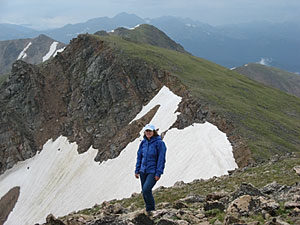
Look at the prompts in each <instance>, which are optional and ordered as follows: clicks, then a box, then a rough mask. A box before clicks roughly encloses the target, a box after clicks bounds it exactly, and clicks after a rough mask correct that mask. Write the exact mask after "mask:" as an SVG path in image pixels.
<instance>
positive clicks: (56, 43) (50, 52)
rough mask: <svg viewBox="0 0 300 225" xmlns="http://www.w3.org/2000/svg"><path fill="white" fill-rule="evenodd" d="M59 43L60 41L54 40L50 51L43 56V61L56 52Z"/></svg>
mask: <svg viewBox="0 0 300 225" xmlns="http://www.w3.org/2000/svg"><path fill="white" fill-rule="evenodd" d="M57 45H58V42H56V41H54V42H53V43H52V44H51V45H50V49H49V52H48V53H47V54H46V55H45V56H43V62H45V61H46V60H48V59H49V58H50V57H51V56H52V55H53V53H54V52H55V50H56V47H57Z"/></svg>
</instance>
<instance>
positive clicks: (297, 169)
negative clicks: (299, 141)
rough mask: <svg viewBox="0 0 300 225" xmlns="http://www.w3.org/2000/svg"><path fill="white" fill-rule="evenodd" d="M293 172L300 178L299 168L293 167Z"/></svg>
mask: <svg viewBox="0 0 300 225" xmlns="http://www.w3.org/2000/svg"><path fill="white" fill-rule="evenodd" d="M293 170H295V172H296V173H297V174H298V175H299V176H300V166H295V167H294V168H293Z"/></svg>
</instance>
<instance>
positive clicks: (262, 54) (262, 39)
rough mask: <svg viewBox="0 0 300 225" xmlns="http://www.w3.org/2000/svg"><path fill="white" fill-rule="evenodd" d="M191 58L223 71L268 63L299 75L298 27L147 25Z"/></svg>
mask: <svg viewBox="0 0 300 225" xmlns="http://www.w3.org/2000/svg"><path fill="white" fill-rule="evenodd" d="M148 22H149V23H151V24H152V25H154V26H156V27H157V28H159V29H161V30H163V31H164V32H165V33H166V34H167V35H168V36H170V37H171V38H172V39H173V40H175V41H176V42H178V43H180V44H181V45H182V46H183V47H184V48H185V49H186V50H187V51H189V52H191V53H192V54H193V55H195V56H198V57H202V58H205V59H208V60H211V61H213V62H215V63H217V64H220V65H223V66H225V67H228V68H231V67H238V66H240V65H244V64H246V63H248V62H259V61H260V60H261V59H266V60H268V61H269V64H270V66H274V67H278V68H281V69H284V70H287V71H291V72H299V71H300V67H299V63H298V62H299V60H300V54H299V52H300V49H299V48H300V42H299V40H298V39H297V38H296V37H298V36H299V34H300V27H299V25H298V24H296V23H293V22H285V23H269V22H264V21H262V22H252V23H246V24H236V25H235V24H234V25H230V24H228V25H223V26H210V25H208V24H203V23H199V22H198V21H193V20H188V19H182V18H176V17H160V18H155V19H149V21H148Z"/></svg>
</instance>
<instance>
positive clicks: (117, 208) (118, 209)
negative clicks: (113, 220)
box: [102, 202, 126, 214]
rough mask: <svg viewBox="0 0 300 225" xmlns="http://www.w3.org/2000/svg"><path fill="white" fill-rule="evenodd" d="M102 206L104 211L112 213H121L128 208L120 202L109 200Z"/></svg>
mask: <svg viewBox="0 0 300 225" xmlns="http://www.w3.org/2000/svg"><path fill="white" fill-rule="evenodd" d="M102 207H103V211H104V213H106V214H111V213H113V214H121V213H124V212H125V211H126V209H125V208H123V207H122V206H121V204H120V203H115V204H110V203H108V202H104V203H103V204H102Z"/></svg>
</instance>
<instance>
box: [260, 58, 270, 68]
mask: <svg viewBox="0 0 300 225" xmlns="http://www.w3.org/2000/svg"><path fill="white" fill-rule="evenodd" d="M272 61H273V60H272V59H269V58H261V59H260V61H259V62H258V63H259V64H261V65H264V66H271V63H272Z"/></svg>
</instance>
